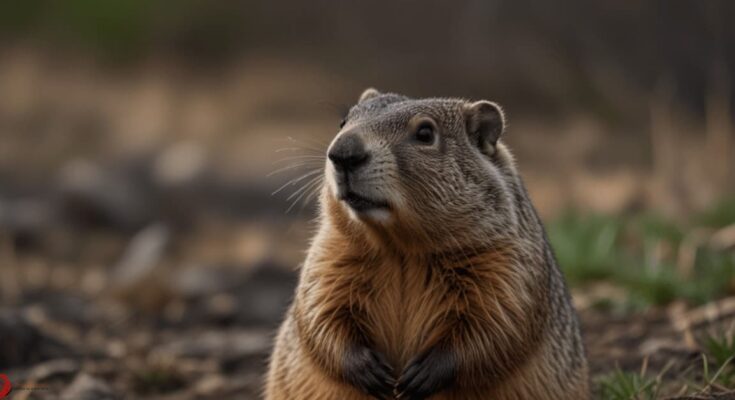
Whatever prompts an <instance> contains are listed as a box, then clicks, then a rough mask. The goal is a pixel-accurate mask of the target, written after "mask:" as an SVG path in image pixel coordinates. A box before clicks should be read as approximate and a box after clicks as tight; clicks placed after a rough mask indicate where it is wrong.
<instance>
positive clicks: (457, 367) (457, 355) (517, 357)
mask: <svg viewBox="0 0 735 400" xmlns="http://www.w3.org/2000/svg"><path fill="white" fill-rule="evenodd" d="M516 321H518V320H517V319H516ZM445 326H447V327H449V328H448V329H447V330H446V331H445V332H443V333H441V334H439V335H438V340H435V341H433V343H434V344H433V345H431V346H429V347H428V348H427V349H426V350H424V351H423V352H421V353H420V354H419V355H417V356H416V357H414V358H413V359H412V360H410V361H409V362H408V363H407V365H406V367H405V368H404V370H403V372H402V373H401V375H400V377H399V379H398V384H397V385H396V388H397V391H398V398H399V399H401V400H404V399H410V400H420V399H425V398H428V397H430V396H432V395H434V394H437V393H439V392H442V391H444V390H447V389H451V388H457V389H461V390H464V389H471V390H477V389H478V388H480V387H485V386H487V385H489V384H491V383H492V382H498V381H500V380H502V378H503V377H505V376H508V375H509V373H510V371H512V369H513V368H514V367H515V366H517V365H519V364H520V363H522V362H523V360H524V359H525V358H526V357H527V356H528V354H527V351H528V349H527V348H526V347H527V346H526V345H527V343H525V341H524V335H525V334H527V332H522V331H523V329H521V330H513V329H512V328H506V329H505V331H503V330H500V329H499V326H498V325H496V324H494V323H489V322H488V321H487V319H486V318H482V317H480V316H475V317H473V316H472V315H461V316H458V317H457V318H452V319H451V320H448V321H446V324H445Z"/></svg>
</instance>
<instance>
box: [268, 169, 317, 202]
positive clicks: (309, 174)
mask: <svg viewBox="0 0 735 400" xmlns="http://www.w3.org/2000/svg"><path fill="white" fill-rule="evenodd" d="M319 173H322V171H321V170H318V169H316V170H314V171H309V172H307V173H305V174H303V175H301V176H300V177H298V178H294V179H291V180H290V181H288V182H286V183H284V184H283V186H281V187H279V188H278V189H276V191H275V192H273V193H271V196H274V195H276V194H278V192H280V191H281V190H283V189H285V188H287V187H288V186H291V185H295V184H297V183H299V182H301V181H302V180H304V179H306V178H308V177H310V176H312V175H314V174H319Z"/></svg>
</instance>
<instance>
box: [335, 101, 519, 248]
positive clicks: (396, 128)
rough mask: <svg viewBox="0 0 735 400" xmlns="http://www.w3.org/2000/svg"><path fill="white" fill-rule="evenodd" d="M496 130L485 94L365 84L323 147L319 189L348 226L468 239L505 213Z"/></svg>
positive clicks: (505, 219) (505, 170)
mask: <svg viewBox="0 0 735 400" xmlns="http://www.w3.org/2000/svg"><path fill="white" fill-rule="evenodd" d="M504 130H505V117H504V114H503V111H502V109H501V108H500V107H499V106H498V105H497V104H495V103H493V102H490V101H486V100H480V101H474V102H472V101H466V100H461V99H443V98H432V99H410V98H408V97H406V96H402V95H397V94H392V93H380V92H378V91H377V90H375V89H367V90H366V91H365V92H364V93H363V94H362V95H361V96H360V98H359V101H358V103H357V104H356V105H354V106H353V107H352V108H351V109H350V111H349V113H348V114H347V116H346V117H345V119H344V120H343V121H342V123H341V126H340V131H339V133H338V134H337V136H336V137H335V138H334V140H333V141H332V143H331V144H330V146H329V149H328V151H327V157H328V160H327V166H326V178H327V190H328V194H327V195H328V196H331V200H332V201H333V203H335V204H338V205H339V209H340V212H343V213H345V214H346V215H347V216H348V220H349V221H350V224H353V225H364V226H367V227H372V228H378V229H382V230H386V231H394V232H398V231H400V232H402V235H398V236H399V240H411V241H415V242H422V241H423V242H427V243H428V242H431V245H432V246H434V247H435V248H436V247H440V246H441V245H442V243H446V244H447V245H450V244H449V243H448V242H447V241H448V240H449V238H450V237H451V238H454V239H455V240H456V241H461V242H462V243H468V241H470V242H471V237H472V236H473V235H475V236H478V235H479V236H482V235H483V233H485V234H486V233H487V230H488V229H496V230H502V229H503V228H504V227H509V226H510V225H511V222H512V221H510V218H511V215H513V213H512V212H511V210H510V208H512V196H511V195H510V194H509V193H510V191H509V190H508V188H507V185H508V184H509V183H508V181H509V174H510V173H511V170H512V160H511V158H510V154H509V153H508V152H507V150H506V149H505V148H504V147H503V145H502V144H501V143H500V142H499V140H500V138H501V136H502V134H503V132H504ZM483 231H484V232H483ZM394 236H395V235H394ZM406 236H411V237H406ZM459 236H462V237H459Z"/></svg>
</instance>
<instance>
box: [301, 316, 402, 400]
mask: <svg viewBox="0 0 735 400" xmlns="http://www.w3.org/2000/svg"><path fill="white" fill-rule="evenodd" d="M301 317H302V318H301V319H300V323H299V324H298V325H299V327H300V328H299V329H300V330H301V331H302V333H301V337H302V338H305V344H306V347H307V349H308V351H309V353H310V355H311V357H312V358H313V359H314V360H316V361H317V364H319V365H320V366H321V367H322V368H323V369H324V371H325V372H326V373H327V375H329V376H331V377H332V378H334V379H336V380H338V381H342V382H345V383H347V384H349V385H351V386H354V387H355V388H357V389H358V390H360V391H361V392H363V393H366V394H368V395H371V396H373V397H376V398H378V399H389V398H392V396H393V390H394V387H395V385H396V381H395V379H394V378H393V368H392V367H391V366H390V364H389V363H388V362H387V360H386V359H385V357H384V356H383V355H382V354H380V353H379V352H377V351H376V350H374V349H373V347H372V346H371V344H370V342H369V341H368V340H367V339H366V337H365V335H364V334H363V333H362V330H361V329H360V325H359V324H358V322H357V320H356V318H355V316H354V315H352V312H351V311H350V310H347V309H344V310H332V311H326V310H325V312H323V313H320V312H317V313H314V314H311V315H306V316H305V315H302V316H301ZM304 317H306V319H309V320H310V321H311V323H306V320H305V318H304ZM297 320H299V318H298V317H297Z"/></svg>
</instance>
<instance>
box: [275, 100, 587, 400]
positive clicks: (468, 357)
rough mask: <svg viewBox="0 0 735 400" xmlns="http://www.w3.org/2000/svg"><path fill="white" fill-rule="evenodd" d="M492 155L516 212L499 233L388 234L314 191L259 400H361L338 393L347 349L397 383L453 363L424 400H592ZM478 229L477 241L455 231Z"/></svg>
mask: <svg viewBox="0 0 735 400" xmlns="http://www.w3.org/2000/svg"><path fill="white" fill-rule="evenodd" d="M376 96H379V94H375V93H370V95H369V96H367V98H369V99H371V98H374V97H376ZM363 97H365V96H363ZM463 145H464V144H463ZM493 146H494V149H493V151H492V152H493V154H491V155H490V156H491V157H492V158H493V162H494V164H493V165H494V166H495V167H496V168H497V170H493V171H495V172H493V173H496V172H497V174H498V175H497V176H499V177H501V178H499V179H502V181H503V182H502V183H498V186H502V191H503V193H501V195H502V197H503V198H505V199H506V200H504V202H503V201H501V200H498V203H497V210H500V211H499V212H506V213H511V212H512V213H513V218H508V219H507V221H506V220H502V221H497V218H495V219H492V220H488V221H485V222H482V220H481V219H480V218H479V217H478V218H477V219H475V218H473V215H467V213H464V214H462V215H459V214H458V215H456V216H455V217H456V218H457V219H458V220H459V221H457V222H456V224H450V223H449V222H447V223H438V222H436V221H435V222H434V223H432V222H431V221H429V220H428V219H427V218H425V217H422V216H420V215H419V214H418V213H415V212H410V211H408V210H407V209H406V210H404V209H397V210H393V211H392V212H393V215H392V218H393V220H392V222H391V223H390V224H388V225H386V224H384V223H381V222H380V221H373V220H370V219H369V218H366V219H361V220H356V219H355V218H353V217H351V216H350V214H349V213H348V212H347V211H346V209H345V206H344V204H342V202H340V201H339V200H338V199H337V198H336V197H335V196H334V194H333V192H332V191H330V189H329V188H328V187H324V188H323V190H322V194H321V207H322V210H321V218H320V228H319V231H318V233H317V235H316V236H315V238H314V241H313V243H312V246H311V249H310V250H309V254H308V256H307V259H306V261H305V263H304V267H303V270H302V274H301V280H300V283H299V287H298V289H297V292H296V296H295V299H294V302H293V305H292V307H291V308H290V310H289V311H288V313H287V315H286V319H285V321H284V323H283V325H282V327H281V329H280V331H279V334H278V337H277V339H276V346H275V349H274V352H273V355H272V359H271V365H270V370H269V374H268V381H267V387H266V398H267V399H269V400H286V399H289V400H290V399H334V400H343V399H344V400H350V399H356V400H357V399H369V398H371V397H370V396H368V395H367V394H365V393H363V392H362V391H360V390H358V389H357V388H355V387H352V386H351V385H349V384H348V383H347V382H345V377H344V375H343V370H342V369H343V366H344V357H345V352H346V349H347V348H348V347H349V346H351V345H352V344H354V343H362V344H365V345H366V346H368V347H370V348H371V349H373V350H375V351H376V352H378V353H380V354H382V355H384V356H385V358H386V360H387V361H388V363H389V364H390V365H391V366H392V367H393V370H394V378H396V379H398V380H400V378H401V374H402V373H403V372H404V369H405V368H406V367H407V365H408V364H410V363H411V360H412V359H414V357H416V356H417V355H421V354H425V353H426V352H428V351H430V350H431V349H436V348H439V349H446V350H447V351H450V352H451V354H453V355H455V357H456V377H455V379H454V380H453V382H452V384H451V385H449V386H448V387H446V388H443V389H442V390H441V391H440V392H438V393H436V394H434V395H433V396H431V399H437V400H438V399H495V400H511V399H539V400H543V399H549V400H552V399H572V400H576V399H579V400H582V399H588V398H589V389H588V381H587V366H586V361H585V358H584V354H583V348H582V345H581V341H580V336H579V329H578V325H577V320H576V316H575V314H574V311H573V309H572V307H571V304H570V300H569V295H568V293H567V290H566V287H565V285H564V282H563V278H562V276H561V274H560V272H559V270H558V268H557V267H556V265H555V261H554V260H553V255H552V254H551V251H550V249H549V246H548V244H547V242H546V239H545V235H544V234H543V229H542V228H541V226H540V222H539V221H538V218H537V217H536V214H535V212H534V211H533V208H532V206H531V205H530V202H529V201H528V199H527V197H526V194H525V190H524V189H523V187H522V184H521V182H520V179H519V178H518V176H517V173H516V172H515V167H514V165H513V162H512V158H511V156H510V153H509V152H508V151H507V149H506V148H505V147H504V146H503V145H502V144H499V143H498V144H497V146H495V144H494V143H493ZM409 190H413V191H411V192H410V194H411V196H415V195H416V193H417V191H416V189H409ZM411 196H404V197H409V198H410V199H411ZM427 196H429V197H427ZM439 196H442V194H441V193H438V192H437V193H435V194H434V195H433V196H432V195H429V194H427V193H424V194H423V196H422V198H420V199H411V200H413V201H421V202H424V203H427V202H430V203H431V204H433V202H436V201H437V200H438V198H439ZM412 207H415V206H412ZM457 207H461V205H457ZM457 207H455V208H457ZM497 210H496V212H498V211H497ZM489 218H490V217H489ZM436 220H437V221H441V215H438V216H437V218H436ZM447 221H449V220H447ZM478 221H480V222H478ZM508 221H513V222H508ZM491 222H493V223H494V222H497V226H494V225H493V223H491ZM480 223H481V225H482V226H483V228H482V230H481V233H482V235H478V231H476V230H471V229H468V228H463V227H470V226H474V225H477V224H480ZM499 227H505V228H506V229H499ZM473 229H474V228H473ZM478 229H479V228H478ZM409 239H410V240H409Z"/></svg>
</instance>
